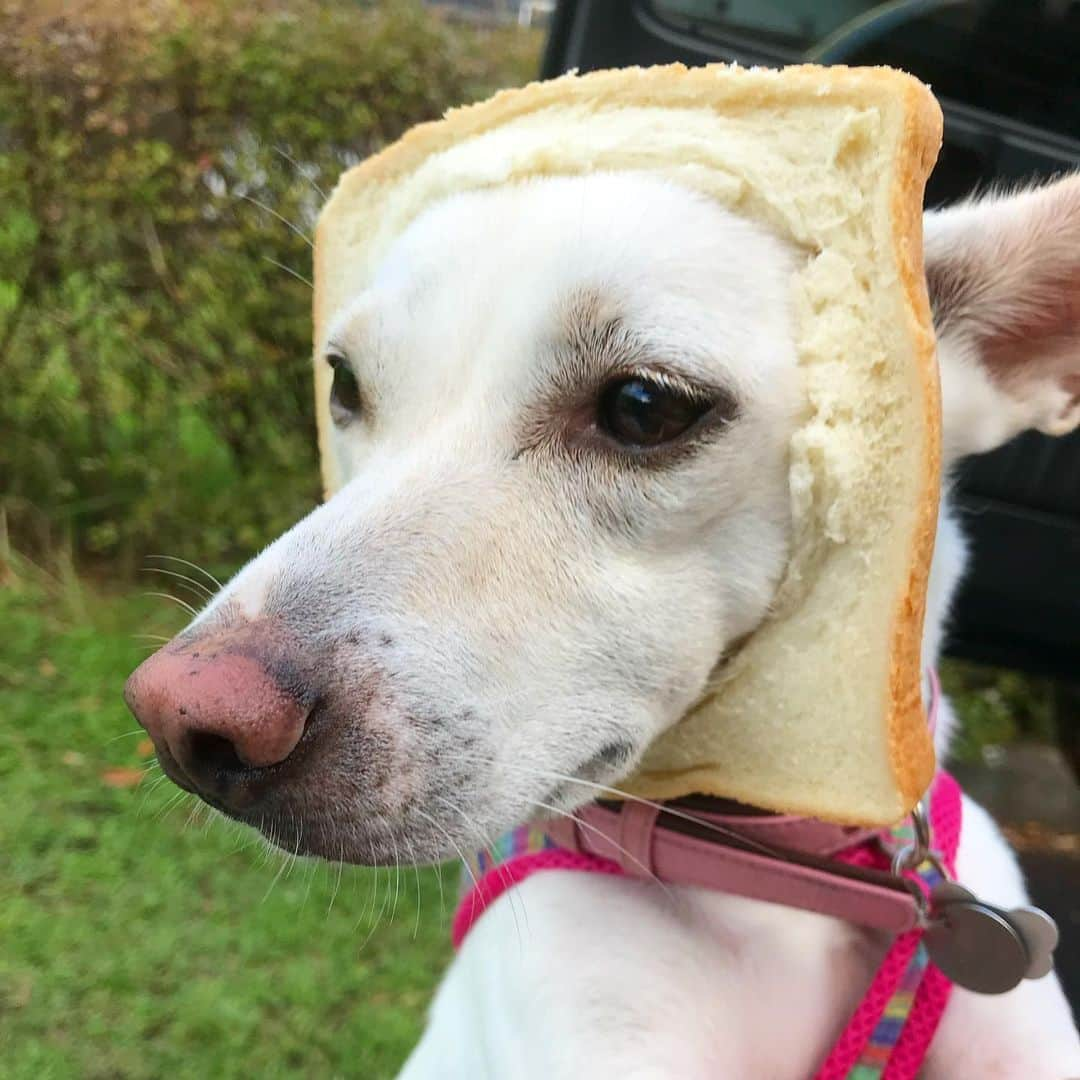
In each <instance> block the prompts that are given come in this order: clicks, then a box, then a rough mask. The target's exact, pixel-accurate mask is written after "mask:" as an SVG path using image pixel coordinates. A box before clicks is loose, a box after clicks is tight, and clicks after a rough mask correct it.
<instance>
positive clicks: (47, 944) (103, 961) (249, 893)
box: [0, 564, 1047, 1080]
mask: <svg viewBox="0 0 1080 1080" xmlns="http://www.w3.org/2000/svg"><path fill="white" fill-rule="evenodd" d="M156 587H159V586H147V588H156ZM186 619H187V615H186V614H185V613H184V612H183V611H182V610H180V608H178V607H174V606H172V605H169V604H168V603H167V602H165V601H163V600H161V599H157V598H148V597H145V596H141V595H138V594H137V593H130V592H129V593H118V592H115V591H111V592H110V591H104V590H100V589H96V588H92V587H89V586H86V585H81V584H79V583H77V582H74V581H68V582H66V583H58V582H54V581H49V580H47V579H46V578H45V577H44V576H43V575H42V574H41V572H40V571H36V570H33V569H32V568H28V567H26V566H25V564H20V565H19V568H18V569H17V570H16V571H15V572H14V573H11V574H9V576H8V578H7V579H6V580H0V627H2V628H3V636H2V638H0V642H2V644H0V701H2V703H3V713H2V719H0V791H2V792H3V813H2V814H0V942H2V943H3V944H2V946H0V1062H2V1064H0V1075H2V1076H3V1077H4V1078H5V1080H7V1078H24V1077H25V1078H30V1077H33V1078H35V1080H40V1078H47V1077H69V1076H70V1077H80V1078H84V1077H85V1078H94V1077H102V1078H104V1077H124V1078H128V1077H162V1076H169V1077H199V1078H206V1077H213V1078H227V1077H234V1076H235V1077H241V1076H242V1077H250V1076H258V1077H275V1076H318V1077H332V1076H350V1077H363V1078H364V1080H377V1078H379V1077H386V1076H392V1075H394V1073H395V1072H396V1070H397V1068H398V1067H399V1066H400V1064H401V1062H402V1061H403V1059H404V1057H405V1055H406V1054H407V1053H408V1050H409V1048H410V1047H411V1046H412V1044H413V1043H414V1041H415V1039H416V1037H417V1035H418V1033H419V1030H420V1026H421V1022H422V1018H423V1013H424V1009H425V1006H426V1003H427V1001H428V999H429V997H430V994H431V991H432V988H433V985H434V982H435V979H436V977H437V974H438V972H439V971H440V970H441V969H442V967H443V966H444V964H445V962H446V960H447V958H448V956H449V953H450V948H449V943H448V924H449V905H450V903H451V902H452V894H453V893H454V892H456V881H457V872H456V870H449V869H448V871H447V872H446V873H445V874H444V877H445V885H446V889H445V895H442V894H441V890H440V880H439V875H438V874H437V873H436V872H435V871H434V870H428V871H422V872H420V873H419V874H417V873H415V872H414V871H411V870H409V871H404V872H402V873H401V874H400V875H399V876H395V875H394V874H393V873H392V872H390V871H380V872H378V873H376V872H374V871H365V870H359V869H356V868H350V867H345V868H343V869H342V870H341V872H340V873H339V871H338V868H336V867H331V866H327V865H324V864H321V863H320V864H317V863H313V862H303V861H300V862H297V863H295V864H290V862H289V860H287V859H286V858H285V857H284V856H282V855H280V854H278V853H268V852H267V851H266V849H265V848H264V847H263V845H262V844H261V843H260V842H259V841H258V840H256V839H255V838H254V837H253V835H252V834H250V833H248V832H246V831H243V830H240V829H239V828H238V827H236V826H233V825H230V824H228V823H225V822H224V821H222V820H221V819H220V818H217V817H211V816H210V815H209V813H208V812H205V811H203V810H200V809H198V805H197V804H196V803H195V802H194V801H193V800H192V799H191V797H190V796H187V795H182V794H180V793H179V792H178V791H177V789H176V788H174V787H173V786H172V785H171V784H169V783H168V782H159V778H160V772H159V771H158V770H157V768H156V765H154V764H152V756H151V753H150V746H149V743H148V741H147V740H146V739H145V738H144V736H143V735H142V732H141V731H140V730H139V729H138V728H137V727H136V725H135V722H134V720H133V719H132V718H131V717H130V716H129V715H128V713H127V710H126V709H125V707H124V705H123V702H122V701H121V698H120V690H121V686H122V685H123V681H124V678H125V677H126V675H127V674H128V672H129V671H131V669H132V668H133V667H134V666H135V665H136V664H137V663H138V661H139V660H140V658H141V657H143V656H145V655H146V654H147V653H148V651H149V650H150V649H151V648H152V647H153V643H151V642H150V641H148V640H146V639H143V638H137V637H136V636H135V635H142V634H145V635H170V634H172V633H174V632H175V631H176V630H178V629H179V628H180V627H181V626H182V625H183V623H184V622H185V621H186ZM944 674H945V678H946V685H947V687H948V689H949V690H950V692H951V693H952V694H953V699H954V701H955V702H956V703H957V705H958V706H959V708H960V714H961V729H962V730H961V739H960V743H961V747H962V748H963V749H964V750H965V751H966V752H967V754H968V755H970V756H972V757H975V756H977V751H978V747H979V745H980V744H981V743H982V742H983V741H985V740H986V739H987V738H990V739H991V740H995V741H1000V740H1002V739H1004V740H1008V739H1010V738H1013V737H1015V736H1016V735H1017V734H1018V733H1019V732H1018V730H1017V728H1016V718H1017V717H1018V716H1021V717H1022V716H1023V715H1024V714H1025V713H1031V714H1032V716H1034V717H1036V719H1038V720H1039V723H1036V722H1034V721H1030V720H1029V722H1028V723H1026V724H1025V725H1024V726H1025V727H1026V728H1028V729H1034V730H1037V729H1039V728H1040V727H1043V726H1046V724H1047V720H1046V716H1045V714H1046V696H1045V693H1043V692H1042V691H1041V690H1040V689H1039V684H1037V683H1034V682H1030V681H1025V680H1023V679H1020V678H1019V677H1018V676H1011V675H1007V674H1005V675H1002V674H1000V673H994V672H987V671H981V672H979V671H975V670H974V669H971V670H969V669H968V668H967V667H966V666H962V665H955V664H954V665H950V666H948V667H947V668H946V670H945V672H944ZM1037 691H1038V692H1037Z"/></svg>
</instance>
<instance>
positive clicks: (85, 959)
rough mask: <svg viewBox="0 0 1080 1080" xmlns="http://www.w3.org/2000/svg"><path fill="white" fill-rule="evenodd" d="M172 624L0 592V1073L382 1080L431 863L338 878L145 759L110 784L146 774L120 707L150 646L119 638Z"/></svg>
mask: <svg viewBox="0 0 1080 1080" xmlns="http://www.w3.org/2000/svg"><path fill="white" fill-rule="evenodd" d="M185 618H186V616H185V615H184V613H183V612H182V611H180V610H179V609H175V610H173V609H170V608H167V607H166V606H165V604H164V602H163V601H161V600H152V599H147V598H141V597H138V596H125V595H120V596H115V595H110V594H108V593H103V592H100V591H97V590H91V589H88V588H86V587H83V586H78V585H73V584H71V583H68V584H67V585H66V587H63V588H58V587H55V586H53V585H50V584H48V583H46V582H44V581H43V580H42V579H41V576H40V575H39V574H37V573H30V572H29V571H22V570H20V572H19V575H18V577H16V578H12V579H10V580H8V581H6V582H4V583H2V584H0V627H2V628H3V637H2V644H0V701H2V703H3V706H2V707H3V713H2V719H0V791H2V793H3V803H2V812H0V943H2V944H0V1061H2V1062H3V1064H2V1066H0V1073H2V1074H3V1076H4V1077H8V1078H23V1077H26V1078H30V1077H33V1078H35V1080H40V1078H46V1077H69V1076H70V1077H80V1078H83V1077H85V1078H93V1077H161V1076H169V1077H199V1078H206V1077H214V1078H225V1077H234V1076H235V1077H241V1076H243V1077H251V1076H258V1077H276V1076H292V1077H295V1076H300V1075H303V1076H319V1077H330V1076H358V1077H364V1078H377V1077H384V1076H392V1075H393V1074H394V1073H395V1071H396V1069H397V1068H398V1067H399V1066H400V1064H401V1062H402V1061H403V1060H404V1057H405V1055H406V1054H407V1053H408V1050H409V1048H410V1046H411V1045H412V1044H413V1043H414V1041H415V1039H416V1038H417V1036H418V1033H419V1030H420V1026H421V1023H422V1018H423V1012H424V1009H425V1006H426V1003H427V1001H428V1000H429V997H430V994H431V990H432V987H433V984H434V981H435V979H436V977H437V974H438V972H439V971H440V970H441V969H442V967H443V966H444V964H445V962H446V959H447V957H448V955H449V945H448V941H447V937H448V929H447V926H448V921H447V920H448V912H447V904H448V902H449V901H450V899H451V897H450V894H451V893H453V892H454V889H455V884H456V873H452V872H449V871H448V872H447V873H445V875H444V877H445V880H446V894H447V895H446V897H445V899H442V898H441V897H440V889H439V881H438V877H437V875H436V873H435V872H434V871H431V870H429V871H426V872H422V873H421V874H420V875H419V878H417V877H416V876H415V875H414V873H413V872H412V871H408V872H405V873H403V874H402V875H401V877H400V880H399V881H395V878H394V875H393V874H391V873H390V872H388V871H383V872H380V873H378V874H376V873H375V872H373V871H364V870H358V869H355V868H349V867H346V868H345V869H344V870H343V872H342V873H341V877H340V883H339V880H338V872H337V869H336V868H333V867H329V866H325V865H321V864H315V863H309V862H303V861H301V862H298V863H297V864H296V865H294V866H289V865H287V864H286V862H285V860H284V858H283V857H282V856H279V855H277V854H274V855H271V856H269V857H268V856H267V853H266V851H265V849H264V848H263V846H262V845H261V844H259V843H258V842H256V841H254V840H253V839H252V836H251V834H248V833H245V832H242V831H241V830H239V829H238V828H236V827H233V826H231V825H227V824H225V823H223V822H222V821H221V820H220V819H214V820H212V821H207V820H206V819H203V818H202V817H201V815H195V816H194V817H193V815H192V806H193V804H192V803H190V802H189V801H188V798H189V797H188V796H183V797H182V799H178V798H176V795H175V793H176V789H175V788H173V787H172V786H171V785H170V784H168V783H167V782H165V783H161V784H157V785H156V786H155V784H154V779H153V778H154V777H155V776H157V775H159V773H157V771H156V770H151V771H150V772H149V773H148V776H147V778H146V779H144V780H143V781H142V782H141V783H139V784H138V785H137V786H135V787H112V786H109V784H108V783H107V782H106V780H105V779H104V778H103V777H104V776H105V774H106V773H107V772H108V770H112V769H120V770H132V769H139V768H143V767H145V766H147V761H146V760H144V758H143V757H142V756H141V755H143V754H146V752H147V748H146V746H145V745H144V744H142V739H141V736H140V735H139V734H137V733H136V732H135V731H134V729H135V724H134V721H133V720H132V719H131V717H130V715H128V713H127V710H126V709H125V708H124V705H123V703H122V702H121V700H120V689H121V686H122V684H123V680H124V678H125V676H126V675H127V673H128V672H129V671H130V670H131V668H132V667H134V665H135V664H136V663H137V662H138V661H139V659H140V657H141V656H143V655H145V654H146V652H147V651H148V650H147V648H144V647H143V644H144V643H143V642H141V641H137V640H135V639H134V638H133V637H132V635H133V634H136V633H150V634H170V633H172V632H173V631H175V630H176V629H177V628H178V627H179V626H180V625H181V624H182V623H183V621H184V619H185ZM126 777H127V773H124V772H121V773H120V774H119V775H118V776H117V777H114V781H115V780H117V779H118V780H121V781H122V780H124V779H125V778H126ZM418 902H419V909H418ZM392 907H393V908H396V910H395V911H394V913H393V917H392V918H391V916H390V909H391V908H392ZM380 909H385V910H382V912H381V918H380V917H378V916H379V914H380ZM376 924H377V925H376ZM369 935H370V936H369Z"/></svg>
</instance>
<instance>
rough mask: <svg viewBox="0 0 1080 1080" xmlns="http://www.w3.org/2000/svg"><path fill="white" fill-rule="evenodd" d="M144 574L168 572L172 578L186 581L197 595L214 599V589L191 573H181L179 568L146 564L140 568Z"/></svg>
mask: <svg viewBox="0 0 1080 1080" xmlns="http://www.w3.org/2000/svg"><path fill="white" fill-rule="evenodd" d="M140 572H141V573H143V574H166V575H168V576H169V577H171V578H176V579H177V580H178V581H182V582H185V583H186V584H187V586H188V587H189V588H191V589H192V590H193V591H194V592H195V593H196V595H199V596H202V597H204V598H205V599H206V600H213V599H214V590H213V589H211V588H209V587H208V586H206V585H204V584H203V583H202V582H201V581H197V580H196V579H195V578H193V577H191V575H190V574H181V573H180V571H179V570H169V569H167V568H166V567H164V566H144V567H141V570H140Z"/></svg>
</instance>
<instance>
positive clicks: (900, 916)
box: [452, 674, 961, 1080]
mask: <svg viewBox="0 0 1080 1080" xmlns="http://www.w3.org/2000/svg"><path fill="white" fill-rule="evenodd" d="M930 684H931V685H930V700H929V703H928V704H929V708H928V710H927V711H928V714H929V716H928V719H929V721H930V723H931V726H933V723H934V720H935V719H936V712H937V702H938V686H937V679H936V677H934V676H933V674H931V679H930ZM928 801H929V825H930V829H931V836H932V839H933V846H934V849H935V851H936V852H937V854H938V855H939V856H940V858H941V863H942V864H943V865H944V868H945V870H946V871H947V872H948V873H949V874H950V875H953V874H954V873H955V859H956V849H957V847H958V845H959V839H960V812H961V801H960V789H959V787H958V785H957V784H956V782H955V781H954V780H953V779H952V777H950V776H949V775H948V774H947V773H944V772H939V773H938V775H937V776H936V778H935V780H934V783H933V785H932V787H931V791H930V793H929V800H928ZM912 839H913V835H912V831H911V826H910V824H908V823H905V824H904V825H901V826H899V827H897V828H895V829H892V830H878V829H859V828H848V827H843V826H838V825H831V824H828V823H826V822H821V821H816V820H814V819H811V818H799V817H794V816H789V815H772V814H764V813H760V812H756V811H753V810H749V809H747V808H745V807H737V806H735V805H724V804H718V803H717V801H716V800H702V799H693V798H692V799H687V800H679V801H677V802H673V803H668V804H665V805H662V806H657V805H651V804H646V803H641V802H636V801H626V802H622V803H614V804H612V803H594V804H592V805H590V806H587V807H585V808H584V809H582V810H579V811H578V812H577V813H576V814H575V815H574V817H573V818H572V819H564V820H560V821H556V822H544V823H543V824H539V825H526V826H523V827H522V828H520V829H516V830H514V831H513V832H512V833H509V834H507V835H506V836H505V837H503V838H502V839H501V840H500V843H499V844H498V845H496V850H495V851H487V852H481V853H480V854H479V855H478V856H477V857H476V860H475V862H474V864H473V866H472V867H471V873H472V877H473V880H474V884H473V887H472V889H471V890H470V891H469V892H468V893H467V894H466V895H465V896H464V898H463V899H462V902H461V904H460V905H459V907H458V910H457V913H456V915H455V917H454V922H453V929H452V934H453V941H454V946H455V948H457V947H460V946H461V944H462V942H463V941H464V939H465V936H466V935H467V934H468V932H469V930H470V929H471V927H472V926H473V924H474V923H475V922H476V921H477V919H479V918H480V916H481V915H482V914H483V912H484V911H485V910H486V909H487V908H488V907H489V906H490V905H491V904H492V903H494V902H495V900H497V899H498V898H499V897H500V896H501V895H502V894H503V893H504V892H506V891H507V890H508V889H510V888H512V887H513V886H514V885H517V884H520V882H522V881H524V880H525V879H526V878H528V877H530V876H531V875H532V874H534V873H537V872H538V871H540V870H574V871H578V872H586V873H601V874H615V875H621V876H628V877H632V878H639V879H653V880H656V879H658V880H660V881H661V882H665V883H668V884H673V885H684V886H698V887H701V888H709V889H716V890H719V891H722V892H728V893H732V894H734V895H737V896H745V897H749V898H752V899H756V900H765V901H771V902H774V903H780V904H784V905H786V906H788V907H797V908H803V909H805V910H808V911H816V912H820V913H821V914H825V915H831V916H835V917H836V918H840V919H844V920H846V921H848V922H852V923H856V924H857V925H861V926H866V927H869V928H873V929H877V930H883V931H886V932H889V933H891V934H893V935H896V937H895V940H894V942H893V945H892V947H891V948H890V949H889V952H888V953H887V955H886V957H885V960H884V961H883V963H882V965H881V967H880V968H879V969H878V971H877V973H876V975H875V976H874V980H873V982H872V983H871V985H870V988H869V989H868V991H867V993H866V995H865V997H864V998H863V1000H862V1002H861V1003H860V1004H859V1006H858V1008H857V1009H856V1011H855V1013H854V1014H853V1015H852V1017H851V1020H850V1021H849V1023H848V1026H847V1027H846V1028H845V1029H844V1032H843V1033H842V1035H841V1037H840V1039H839V1040H838V1041H837V1043H836V1044H835V1046H834V1047H833V1049H832V1051H831V1052H830V1054H829V1056H828V1058H827V1059H826V1061H825V1062H824V1063H823V1064H822V1066H821V1068H820V1069H819V1071H818V1072H817V1074H816V1076H815V1080H843V1078H845V1077H849V1076H853V1075H860V1074H859V1073H855V1072H853V1070H856V1069H858V1068H859V1067H860V1066H862V1065H864V1064H865V1065H873V1066H875V1067H876V1069H877V1071H876V1072H874V1073H871V1074H870V1075H877V1076H880V1077H881V1078H882V1080H910V1078H913V1077H915V1076H916V1075H917V1072H918V1069H919V1067H920V1065H921V1063H922V1061H923V1058H924V1057H925V1055H926V1051H927V1048H928V1047H929V1045H930V1040H931V1038H932V1036H933V1034H934V1031H935V1030H936V1028H937V1024H938V1021H939V1020H940V1018H941V1014H942V1012H944V1009H945V1004H946V1002H947V1000H948V996H949V991H950V990H951V986H952V984H951V983H950V982H949V980H948V979H946V977H945V976H944V975H943V974H942V973H941V972H940V971H938V969H937V968H935V967H934V966H933V965H932V964H929V963H928V961H927V957H926V949H925V947H924V946H923V945H922V942H921V939H922V935H923V930H924V927H925V921H926V920H925V911H926V896H927V895H928V894H929V891H930V889H931V888H933V886H934V885H936V884H937V883H938V882H939V881H940V880H941V875H940V872H939V867H937V866H934V865H933V864H932V863H929V862H928V863H925V864H923V866H921V867H919V868H916V869H913V870H905V871H904V872H903V873H902V874H901V875H894V874H892V873H891V872H890V864H891V862H892V859H893V857H894V855H895V854H896V852H897V851H899V850H900V849H902V848H904V847H905V846H907V845H910V844H911V842H912ZM909 1014H910V1015H909ZM898 1020H899V1023H898ZM911 1020H914V1022H908V1021H911ZM886 1063H887V1064H886ZM883 1067H884V1071H882V1068H883ZM861 1075H865V1074H861Z"/></svg>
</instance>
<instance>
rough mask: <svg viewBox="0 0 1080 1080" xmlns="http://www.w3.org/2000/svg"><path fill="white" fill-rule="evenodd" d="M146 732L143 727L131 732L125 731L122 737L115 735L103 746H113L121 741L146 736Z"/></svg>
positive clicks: (133, 729)
mask: <svg viewBox="0 0 1080 1080" xmlns="http://www.w3.org/2000/svg"><path fill="white" fill-rule="evenodd" d="M145 734H146V730H145V729H144V728H141V727H137V728H132V729H131V730H130V731H125V732H124V733H123V734H122V735H114V736H113V737H112V738H111V739H106V740H105V741H104V742H103V743H102V744H101V745H102V746H112V744H113V743H114V742H119V741H120V740H121V739H134V738H135V736H136V735H145Z"/></svg>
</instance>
